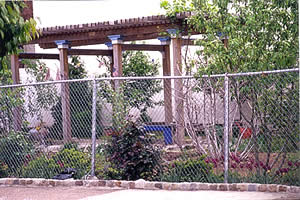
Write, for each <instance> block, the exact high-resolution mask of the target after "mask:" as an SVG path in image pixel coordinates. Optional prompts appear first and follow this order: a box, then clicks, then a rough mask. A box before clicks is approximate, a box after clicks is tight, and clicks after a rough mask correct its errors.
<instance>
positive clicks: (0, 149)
mask: <svg viewBox="0 0 300 200" xmlns="http://www.w3.org/2000/svg"><path fill="white" fill-rule="evenodd" d="M33 150H34V148H33V144H32V143H31V142H30V141H29V140H28V137H27V136H26V133H23V132H10V133H9V134H8V135H7V136H5V137H3V138H0V160H1V161H2V162H3V163H5V164H6V165H7V167H8V173H9V174H10V175H19V173H20V167H21V166H22V165H23V164H24V163H25V161H26V160H27V157H28V156H30V155H31V154H32V153H33Z"/></svg>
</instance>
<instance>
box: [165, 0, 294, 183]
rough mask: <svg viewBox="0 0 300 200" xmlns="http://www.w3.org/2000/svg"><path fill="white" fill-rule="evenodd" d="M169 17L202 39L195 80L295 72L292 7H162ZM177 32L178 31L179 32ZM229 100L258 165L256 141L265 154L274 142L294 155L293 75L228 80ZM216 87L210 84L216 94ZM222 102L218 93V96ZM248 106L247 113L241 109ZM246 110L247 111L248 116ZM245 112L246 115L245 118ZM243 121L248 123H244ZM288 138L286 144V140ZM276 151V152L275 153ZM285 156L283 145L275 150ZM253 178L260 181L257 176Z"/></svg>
mask: <svg viewBox="0 0 300 200" xmlns="http://www.w3.org/2000/svg"><path fill="white" fill-rule="evenodd" d="M161 6H162V7H163V8H165V9H166V10H167V13H168V15H169V16H170V17H174V16H176V15H175V14H176V13H178V12H182V11H192V12H193V15H192V16H191V17H190V18H188V19H187V20H186V21H185V22H184V23H187V24H188V26H189V30H194V31H198V32H201V33H203V34H202V36H203V37H202V38H201V40H198V41H197V45H198V46H199V47H201V48H199V50H198V51H197V52H196V53H197V55H198V58H199V59H196V60H195V61H194V62H190V63H194V64H195V66H197V71H198V73H197V75H199V76H201V75H203V74H208V75H210V74H221V73H226V72H227V73H235V72H249V71H265V70H277V69H286V68H294V67H296V66H298V64H299V63H298V55H299V46H298V42H299V37H298V35H299V32H298V31H299V30H298V29H299V25H298V24H299V23H298V20H299V16H298V15H299V14H298V1H296V0H288V1H277V0H274V1H264V0H254V1H244V0H242V1H232V0H226V1H209V0H173V1H172V2H171V3H170V2H168V1H163V2H162V4H161ZM180 31H183V30H180ZM230 86H231V88H230V90H231V95H232V96H231V97H232V99H231V100H233V101H234V102H236V103H237V106H238V110H239V111H240V115H241V119H242V120H243V121H245V122H246V124H247V125H248V126H249V127H250V128H251V129H252V132H253V134H252V140H251V142H252V143H251V145H249V146H252V145H253V150H254V152H255V154H256V155H255V159H256V163H259V162H260V160H259V156H258V153H259V148H260V146H259V141H258V139H259V138H258V137H259V136H260V135H263V136H262V137H265V138H266V140H265V142H266V151H267V153H268V154H267V155H268V158H267V159H266V161H265V163H264V165H265V166H269V160H270V159H269V157H270V153H271V152H272V151H273V150H274V148H277V147H274V146H273V145H274V144H275V141H276V139H277V138H280V137H281V138H283V141H284V143H287V144H289V145H291V147H292V148H293V149H297V142H298V141H299V137H298V138H297V135H299V105H298V104H299V101H298V100H299V92H297V91H299V76H298V74H297V73H284V74H283V75H282V76H281V75H262V76H252V77H251V78H249V77H247V78H245V77H234V78H231V81H230ZM219 87H220V85H218V83H214V84H212V88H213V89H216V90H217V91H218V89H219ZM219 94H220V95H221V97H222V92H219ZM245 104H248V105H249V107H250V109H248V110H247V109H246V110H247V111H245V109H242V106H243V105H245ZM249 110H250V111H249ZM246 112H247V113H246ZM247 115H248V117H246V116H247ZM249 115H250V116H249ZM287 135H288V136H291V138H290V139H289V137H288V136H287ZM277 150H278V149H277ZM280 151H281V152H287V151H288V149H287V145H281V148H280ZM257 176H258V177H260V174H259V170H258V171H257Z"/></svg>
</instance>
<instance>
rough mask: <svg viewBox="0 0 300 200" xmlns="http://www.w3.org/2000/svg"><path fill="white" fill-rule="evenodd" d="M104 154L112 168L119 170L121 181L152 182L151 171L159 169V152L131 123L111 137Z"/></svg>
mask: <svg viewBox="0 0 300 200" xmlns="http://www.w3.org/2000/svg"><path fill="white" fill-rule="evenodd" d="M105 153H106V156H107V158H108V161H109V162H110V163H112V166H114V167H115V169H118V171H119V170H121V171H120V173H121V179H123V180H137V179H140V178H143V179H146V180H152V179H153V175H154V174H153V172H154V171H153V170H154V169H157V168H159V167H158V164H159V161H160V151H159V150H157V149H156V148H155V147H154V146H153V144H152V141H151V140H150V138H148V137H147V136H146V135H145V133H144V132H143V131H142V130H140V129H138V128H137V127H136V126H135V125H134V124H133V123H128V124H127V125H126V127H125V128H124V129H123V131H121V132H120V133H119V134H117V135H115V136H112V138H111V141H110V142H109V143H108V144H107V145H106V147H105Z"/></svg>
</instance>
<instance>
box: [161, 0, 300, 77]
mask: <svg viewBox="0 0 300 200" xmlns="http://www.w3.org/2000/svg"><path fill="white" fill-rule="evenodd" d="M161 6H162V7H163V8H165V9H166V10H167V13H168V14H169V15H170V16H174V14H175V13H178V12H182V11H193V12H194V15H193V16H192V17H190V18H189V19H188V20H187V23H188V24H189V25H190V28H191V29H193V30H195V31H199V32H205V34H204V35H203V37H204V38H203V39H201V40H199V41H198V45H199V46H203V47H204V48H203V49H202V50H199V51H198V52H197V53H198V54H199V55H201V56H202V57H203V58H204V59H202V60H198V62H197V64H198V65H199V66H200V68H199V72H201V73H205V74H212V73H225V72H228V73H230V72H241V71H263V70H271V69H282V68H287V67H293V66H295V65H296V64H297V56H298V1H296V0H288V1H284V2H283V1H263V0H254V1H231V0H226V1H208V0H173V2H172V3H169V2H166V1H163V3H162V5H161ZM226 38H229V42H228V47H225V46H224V44H223V42H222V40H224V39H226ZM202 61H203V62H202Z"/></svg>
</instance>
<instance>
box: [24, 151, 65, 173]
mask: <svg viewBox="0 0 300 200" xmlns="http://www.w3.org/2000/svg"><path fill="white" fill-rule="evenodd" d="M60 170H61V168H60V166H59V164H58V163H56V162H55V160H54V159H52V158H47V157H46V156H44V155H43V156H40V157H38V158H36V159H33V160H31V161H30V162H29V163H28V164H27V165H26V166H24V168H23V170H22V177H24V178H48V179H50V178H52V177H53V176H55V175H56V174H57V173H59V172H60Z"/></svg>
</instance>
